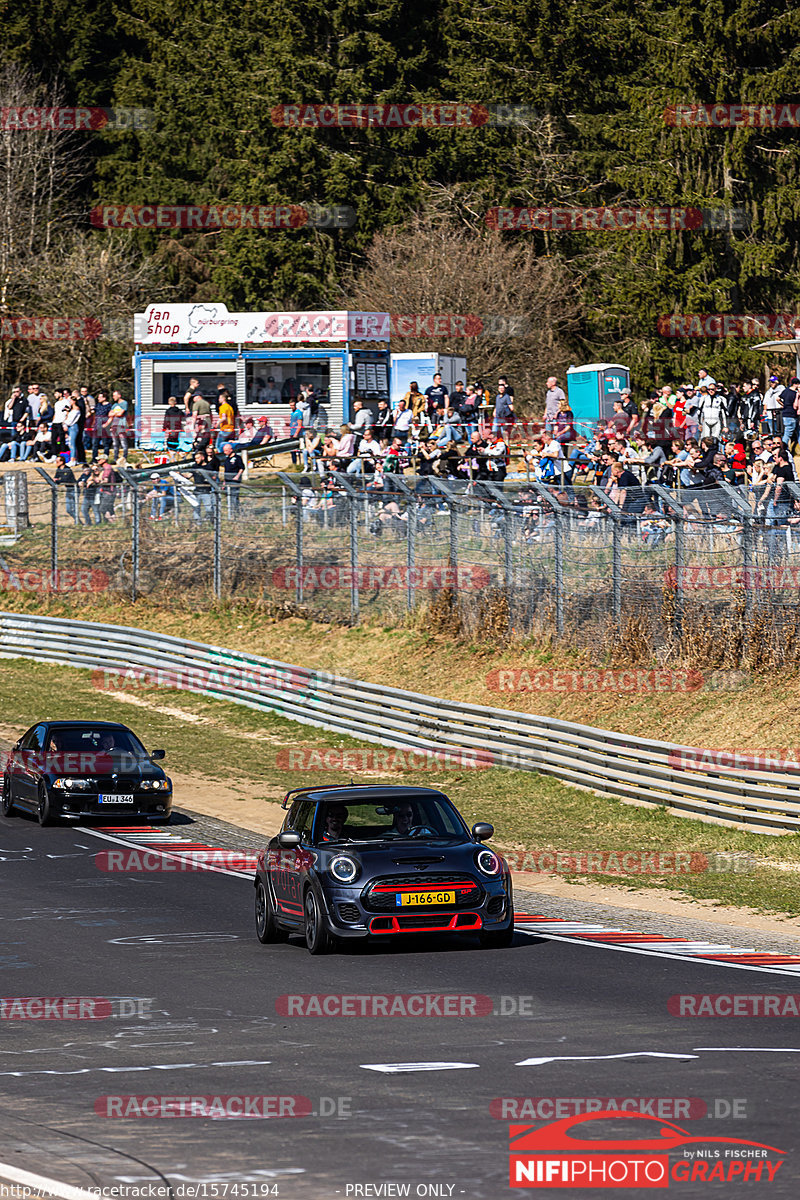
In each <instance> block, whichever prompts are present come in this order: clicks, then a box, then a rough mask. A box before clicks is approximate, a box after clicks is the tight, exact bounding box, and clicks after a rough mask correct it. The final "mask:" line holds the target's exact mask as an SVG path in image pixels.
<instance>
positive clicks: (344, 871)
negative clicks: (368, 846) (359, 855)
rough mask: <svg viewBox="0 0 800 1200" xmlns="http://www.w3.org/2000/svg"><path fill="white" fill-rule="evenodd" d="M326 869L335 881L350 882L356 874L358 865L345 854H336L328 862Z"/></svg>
mask: <svg viewBox="0 0 800 1200" xmlns="http://www.w3.org/2000/svg"><path fill="white" fill-rule="evenodd" d="M328 870H329V871H330V873H331V875H332V876H333V878H334V879H335V880H336V881H337V883H352V882H353V880H354V879H355V878H356V876H357V875H358V870H359V867H358V863H357V862H355V861H354V860H353V859H352V858H349V857H348V856H347V855H346V854H337V855H336V858H334V859H332V860H331V862H330V863H329V865H328Z"/></svg>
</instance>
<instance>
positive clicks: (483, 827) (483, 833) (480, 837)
mask: <svg viewBox="0 0 800 1200" xmlns="http://www.w3.org/2000/svg"><path fill="white" fill-rule="evenodd" d="M493 833H494V825H490V824H489V822H488V821H479V822H478V824H477V825H473V826H472V836H473V837H474V838H475V841H476V842H488V840H489V838H490V837H491V836H492V834H493Z"/></svg>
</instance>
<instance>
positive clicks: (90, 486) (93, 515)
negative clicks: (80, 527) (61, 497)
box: [78, 465, 102, 525]
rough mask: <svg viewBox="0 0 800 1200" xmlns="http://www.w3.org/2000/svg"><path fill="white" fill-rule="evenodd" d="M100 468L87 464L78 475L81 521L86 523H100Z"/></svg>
mask: <svg viewBox="0 0 800 1200" xmlns="http://www.w3.org/2000/svg"><path fill="white" fill-rule="evenodd" d="M99 487H100V470H99V468H98V467H96V466H93V467H90V466H88V465H87V466H85V467H84V468H83V470H82V471H81V473H80V475H79V476H78V493H79V495H80V501H81V521H82V524H84V525H94V524H95V523H96V524H98V525H99V524H100V522H101V521H102V517H101V516H100V511H99Z"/></svg>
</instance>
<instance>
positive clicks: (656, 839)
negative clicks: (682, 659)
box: [0, 632, 800, 916]
mask: <svg viewBox="0 0 800 1200" xmlns="http://www.w3.org/2000/svg"><path fill="white" fill-rule="evenodd" d="M195 636H197V634H196V632H195ZM222 640H225V639H222ZM136 698H137V700H142V699H150V700H151V707H148V708H142V707H134V706H133V705H131V704H130V703H126V702H125V701H124V700H122V699H118V698H116V697H114V696H110V695H108V694H106V693H104V692H100V691H98V690H97V688H96V687H95V686H94V684H93V682H92V674H91V672H89V671H82V670H77V669H73V668H68V667H55V666H50V665H44V664H37V663H32V662H29V661H27V660H22V659H14V660H4V661H2V662H1V663H0V711H2V713H3V719H4V724H5V725H6V727H7V730H8V732H11V731H12V730H17V731H18V732H19V733H21V732H23V731H24V730H25V729H26V728H27V727H28V726H29V725H31V724H33V723H34V722H35V721H37V720H41V719H43V718H45V717H47V718H50V719H53V720H59V719H65V718H74V719H104V720H118V721H122V722H124V723H125V724H128V725H130V726H131V727H132V728H133V729H134V730H135V731H136V732H137V733H138V734H139V736H140V737H141V738H142V740H143V741H144V742H145V745H147V746H148V747H151V748H152V747H154V746H165V747H166V749H167V762H166V764H165V765H166V767H167V769H168V770H170V769H171V770H173V771H176V772H191V773H194V774H200V775H203V776H205V777H206V778H207V779H208V780H209V788H210V789H211V788H213V786H214V782H215V781H219V782H224V783H226V784H231V783H232V782H234V783H235V784H236V785H238V787H239V788H240V789H241V790H242V791H244V792H246V793H247V794H248V795H250V796H255V797H262V798H264V799H269V800H274V799H275V797H276V794H277V793H278V792H280V791H284V790H288V789H289V788H291V787H298V786H300V785H303V784H305V783H309V784H312V783H320V782H331V783H347V782H349V779H350V772H349V771H348V770H335V769H333V770H332V769H327V768H325V767H320V768H315V769H311V770H308V771H302V772H298V771H296V770H295V771H289V770H287V769H286V768H285V766H283V765H282V761H281V757H280V752H281V750H282V749H285V748H294V749H297V748H298V747H304V748H306V747H307V748H308V749H309V750H311V749H317V750H321V751H324V750H326V749H333V748H336V749H342V750H358V749H364V748H365V749H368V750H374V749H376V748H375V747H361V746H360V745H359V743H358V742H357V741H356V740H354V739H352V738H347V737H342V736H341V735H339V734H335V733H328V732H326V731H324V730H316V729H312V728H310V727H309V726H305V725H298V724H295V723H293V722H291V721H288V720H286V719H285V718H283V717H279V716H277V715H275V714H270V713H260V712H257V711H255V710H253V709H249V708H244V707H239V706H237V705H234V704H230V703H227V702H224V701H218V700H210V699H206V698H205V697H201V696H196V695H194V694H192V695H191V696H190V695H188V694H187V693H186V692H177V691H167V690H160V689H159V690H158V691H155V690H153V689H150V690H139V691H137V693H136ZM159 710H164V711H159ZM359 778H360V779H361V780H363V781H365V782H370V783H414V784H424V785H427V786H431V787H438V788H441V789H442V790H443V791H445V792H446V793H447V794H448V795H449V796H450V797H451V798H452V799H453V801H454V802H455V803H456V804H457V806H458V807H459V809H460V810H461V812H462V814H463V815H464V817H465V818H466V820H467V821H468V822H469V823H470V824H471V823H473V822H474V821H476V820H489V821H491V822H492V823H493V824H494V826H495V829H496V836H495V839H494V841H495V844H496V845H497V846H498V847H499V848H501V849H507V850H521V851H526V852H531V853H540V852H543V851H546V852H557V851H560V852H563V853H572V854H575V853H578V852H593V853H604V852H617V853H620V854H621V853H623V852H659V853H660V854H662V855H664V854H675V853H679V854H684V855H693V854H694V855H697V854H704V855H708V856H711V855H714V854H716V853H719V852H722V851H728V852H738V853H739V854H742V855H749V856H752V858H753V859H755V860H757V861H756V862H755V863H753V862H750V863H746V864H745V865H746V866H747V869H746V870H743V871H724V872H716V871H702V872H699V873H680V874H671V873H669V874H664V875H661V876H658V875H624V876H620V875H618V874H606V875H603V874H594V873H593V874H592V876H591V878H592V879H594V880H597V881H601V882H606V883H616V884H620V883H622V884H623V885H625V886H628V887H631V888H636V889H645V888H647V889H660V890H668V891H670V892H672V893H674V892H676V891H679V892H681V893H683V894H684V895H685V896H687V897H691V898H694V899H696V900H706V901H712V902H716V903H718V904H725V905H734V906H746V907H748V908H752V909H754V910H756V911H760V912H765V913H767V912H771V913H783V914H789V915H791V916H797V915H800V892H798V888H797V885H796V878H797V874H796V872H797V871H800V835H797V836H796V835H790V836H787V837H784V838H769V837H764V836H759V835H757V834H748V833H740V832H737V831H734V830H729V829H725V828H721V827H718V826H713V825H706V824H701V823H696V822H693V821H689V820H685V819H681V818H678V817H672V816H669V815H668V814H667V813H665V812H663V811H661V810H658V809H641V808H636V807H631V806H629V805H625V804H622V803H620V802H618V801H615V800H611V799H607V798H604V797H598V796H595V795H593V794H592V793H590V792H585V791H581V790H579V789H577V788H571V787H567V786H565V785H564V784H562V783H560V782H559V781H558V780H554V779H550V778H546V777H543V776H538V775H534V774H530V773H527V772H517V771H506V770H495V769H492V770H480V771H475V770H451V769H448V768H446V767H444V768H442V769H441V770H439V769H437V770H435V771H430V772H429V771H426V772H424V773H420V772H419V771H416V772H410V771H407V770H405V771H395V772H393V773H392V774H391V775H390V776H387V775H383V776H381V775H380V774H378V773H373V774H365V773H363V772H362V773H360V774H359ZM176 803H177V804H178V805H179V804H180V796H179V795H176ZM231 820H235V813H234V812H233V811H232V813H231ZM566 878H568V879H570V878H573V876H569V875H568V876H566ZM574 878H575V879H576V881H577V880H585V878H586V876H585V875H584V876H581V875H577V874H576V875H575V876H574Z"/></svg>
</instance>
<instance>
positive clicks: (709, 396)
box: [698, 383, 723, 440]
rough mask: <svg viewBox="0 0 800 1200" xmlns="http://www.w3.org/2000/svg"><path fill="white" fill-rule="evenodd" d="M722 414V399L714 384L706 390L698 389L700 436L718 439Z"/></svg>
mask: <svg viewBox="0 0 800 1200" xmlns="http://www.w3.org/2000/svg"><path fill="white" fill-rule="evenodd" d="M722 412H723V397H722V396H721V395H720V393H719V391H718V390H717V385H716V384H715V383H710V384H709V385H708V390H707V391H706V390H705V388H703V387H701V388H700V412H699V414H698V415H699V417H700V423H701V426H702V430H703V432H702V436H703V437H711V438H716V439H717V440H719V438H720V437H721V436H722Z"/></svg>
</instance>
